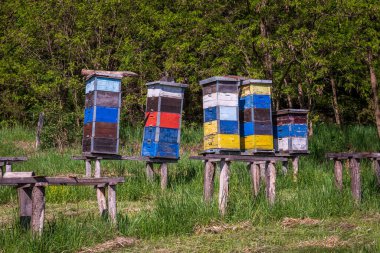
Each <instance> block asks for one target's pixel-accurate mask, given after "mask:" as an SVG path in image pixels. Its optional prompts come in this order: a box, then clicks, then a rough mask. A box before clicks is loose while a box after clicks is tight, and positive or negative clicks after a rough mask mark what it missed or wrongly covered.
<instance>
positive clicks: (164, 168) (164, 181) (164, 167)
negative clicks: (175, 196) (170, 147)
mask: <svg viewBox="0 0 380 253" xmlns="http://www.w3.org/2000/svg"><path fill="white" fill-rule="evenodd" d="M160 170H161V189H162V190H165V189H166V188H167V187H168V164H167V163H161V165H160Z"/></svg>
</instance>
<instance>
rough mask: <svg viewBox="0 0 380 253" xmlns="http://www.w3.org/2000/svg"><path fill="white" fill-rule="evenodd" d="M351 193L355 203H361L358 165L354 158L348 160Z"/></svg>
mask: <svg viewBox="0 0 380 253" xmlns="http://www.w3.org/2000/svg"><path fill="white" fill-rule="evenodd" d="M350 168H351V192H352V196H353V197H354V199H355V201H356V202H357V203H360V201H361V182H360V163H359V160H358V159H356V158H351V159H350Z"/></svg>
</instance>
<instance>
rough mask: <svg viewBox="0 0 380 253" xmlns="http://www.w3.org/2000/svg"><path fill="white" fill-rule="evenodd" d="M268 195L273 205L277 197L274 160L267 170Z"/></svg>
mask: <svg viewBox="0 0 380 253" xmlns="http://www.w3.org/2000/svg"><path fill="white" fill-rule="evenodd" d="M266 195H267V199H268V201H269V204H270V205H273V204H274V201H275V198H276V167H275V165H274V163H273V162H270V163H269V164H268V168H267V170H266Z"/></svg>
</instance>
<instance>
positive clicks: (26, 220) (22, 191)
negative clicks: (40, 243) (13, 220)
mask: <svg viewBox="0 0 380 253" xmlns="http://www.w3.org/2000/svg"><path fill="white" fill-rule="evenodd" d="M32 190H33V188H32V187H25V188H23V187H20V188H17V194H18V205H19V216H20V225H21V227H22V228H24V229H29V227H30V223H31V220H32V210H33V207H32Z"/></svg>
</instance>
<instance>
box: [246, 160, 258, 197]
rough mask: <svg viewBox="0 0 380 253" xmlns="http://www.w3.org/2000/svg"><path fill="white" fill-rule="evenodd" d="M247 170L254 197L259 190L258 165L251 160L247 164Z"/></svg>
mask: <svg viewBox="0 0 380 253" xmlns="http://www.w3.org/2000/svg"><path fill="white" fill-rule="evenodd" d="M248 170H249V173H250V175H251V182H252V196H253V198H255V197H257V195H259V191H260V165H259V164H257V163H252V162H251V163H249V164H248Z"/></svg>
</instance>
